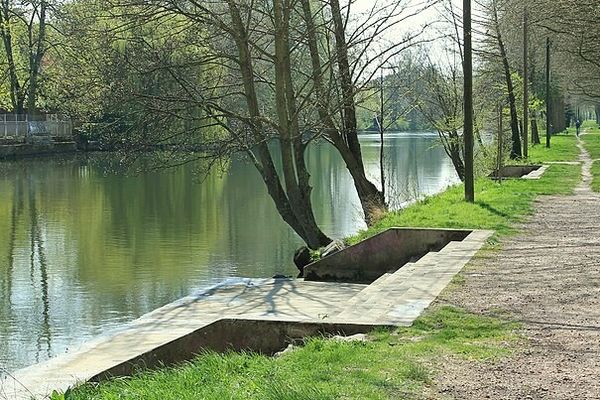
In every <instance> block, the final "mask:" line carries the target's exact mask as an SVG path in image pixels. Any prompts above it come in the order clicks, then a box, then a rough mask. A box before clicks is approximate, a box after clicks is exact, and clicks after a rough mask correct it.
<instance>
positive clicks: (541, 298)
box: [436, 143, 600, 400]
mask: <svg viewBox="0 0 600 400" xmlns="http://www.w3.org/2000/svg"><path fill="white" fill-rule="evenodd" d="M579 146H580V148H581V150H582V153H581V161H582V162H583V166H584V167H583V181H582V183H581V184H580V185H579V186H578V188H577V190H576V192H575V194H574V195H572V196H563V197H554V196H553V197H543V198H540V199H539V200H538V201H537V203H536V213H535V215H534V216H533V217H532V218H531V220H530V221H529V222H528V223H527V224H526V225H525V227H524V231H523V233H522V234H521V235H519V236H518V237H515V238H512V239H510V240H508V241H506V242H505V243H504V246H503V250H502V251H500V252H496V253H494V254H493V255H492V257H491V258H487V259H483V258H478V259H477V260H475V261H474V264H473V265H472V266H471V267H469V268H468V270H467V271H466V273H465V278H466V283H465V285H464V286H463V287H462V288H461V289H459V290H456V291H451V292H450V293H446V298H445V299H443V300H442V302H448V303H451V304H454V305H458V306H461V307H464V308H466V309H468V310H472V311H474V312H477V313H483V314H491V315H494V314H496V313H498V312H502V313H503V314H502V315H503V317H505V318H508V319H512V320H515V321H520V322H521V323H522V325H523V329H524V335H525V337H526V338H527V340H525V341H524V343H523V344H522V345H521V346H520V347H521V348H519V349H518V350H517V352H516V353H515V355H513V356H511V357H510V358H508V359H504V360H502V361H499V362H496V363H476V362H467V361H458V360H456V359H452V360H446V361H444V362H443V365H442V371H443V372H442V373H441V374H440V377H439V378H438V381H437V382H436V389H437V391H438V392H439V394H440V396H439V397H441V398H455V399H519V400H522V399H553V400H554V399H586V400H588V399H600V195H598V194H595V193H593V192H592V191H591V189H590V181H591V172H590V169H591V159H590V156H589V154H588V153H587V152H586V151H585V150H584V149H583V147H582V146H581V143H580V144H579ZM505 313H506V314H505Z"/></svg>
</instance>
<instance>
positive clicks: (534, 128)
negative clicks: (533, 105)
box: [531, 115, 541, 145]
mask: <svg viewBox="0 0 600 400" xmlns="http://www.w3.org/2000/svg"><path fill="white" fill-rule="evenodd" d="M531 142H532V143H533V144H534V145H537V144H541V142H540V131H539V130H538V123H537V117H536V116H535V115H534V116H533V117H532V118H531Z"/></svg>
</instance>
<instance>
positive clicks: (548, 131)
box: [546, 37, 552, 148]
mask: <svg viewBox="0 0 600 400" xmlns="http://www.w3.org/2000/svg"><path fill="white" fill-rule="evenodd" d="M551 100H552V96H551V95H550V38H549V37H547V38H546V147H547V148H550V136H551V135H552V122H551V121H550V118H551V117H550V112H551V111H552V107H551V105H550V102H551Z"/></svg>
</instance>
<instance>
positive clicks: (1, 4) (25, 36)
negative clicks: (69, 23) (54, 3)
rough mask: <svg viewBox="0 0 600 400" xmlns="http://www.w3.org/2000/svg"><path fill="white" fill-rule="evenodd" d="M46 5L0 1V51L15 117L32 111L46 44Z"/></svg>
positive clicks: (31, 0)
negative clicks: (0, 44)
mask: <svg viewBox="0 0 600 400" xmlns="http://www.w3.org/2000/svg"><path fill="white" fill-rule="evenodd" d="M48 12H49V3H48V1H47V0H39V1H37V0H27V1H24V2H19V3H15V2H13V1H12V0H1V1H0V37H1V38H2V44H3V47H4V56H5V61H6V76H7V77H8V78H7V79H8V86H9V92H10V102H11V106H12V108H13V110H14V112H15V113H18V114H23V113H24V112H25V109H26V108H27V111H28V112H29V113H34V112H35V111H36V101H37V98H38V92H39V79H40V75H41V66H42V60H43V58H44V55H45V54H46V51H47V49H48V43H47V42H46V36H47V34H46V29H47V18H48Z"/></svg>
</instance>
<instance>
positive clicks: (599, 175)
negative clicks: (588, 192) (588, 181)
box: [592, 161, 600, 193]
mask: <svg viewBox="0 0 600 400" xmlns="http://www.w3.org/2000/svg"><path fill="white" fill-rule="evenodd" d="M592 175H593V176H594V179H593V180H592V190H593V191H594V192H597V193H600V161H596V162H594V165H593V166H592Z"/></svg>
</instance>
